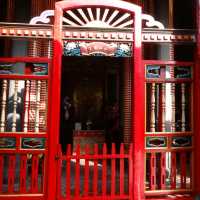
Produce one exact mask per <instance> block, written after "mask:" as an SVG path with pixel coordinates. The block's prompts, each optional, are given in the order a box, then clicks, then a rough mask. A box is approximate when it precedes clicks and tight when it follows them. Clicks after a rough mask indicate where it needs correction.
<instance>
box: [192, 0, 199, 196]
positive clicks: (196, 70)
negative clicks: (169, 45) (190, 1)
mask: <svg viewBox="0 0 200 200" xmlns="http://www.w3.org/2000/svg"><path fill="white" fill-rule="evenodd" d="M196 4H197V5H196V7H197V8H196V13H197V15H196V22H197V23H196V24H197V25H196V26H197V28H198V29H197V41H196V44H197V47H196V48H197V51H196V55H195V56H196V60H195V66H194V92H193V94H194V97H193V105H194V138H195V140H194V146H195V151H194V159H195V160H194V162H195V167H194V172H193V173H194V176H193V177H200V171H199V168H200V159H199V158H200V145H199V141H200V131H199V128H200V126H199V121H200V92H199V87H200V68H199V67H200V2H199V1H197V3H196ZM193 186H194V191H195V196H199V195H200V179H199V178H195V180H194V181H193Z"/></svg>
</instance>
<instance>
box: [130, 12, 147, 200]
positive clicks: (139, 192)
mask: <svg viewBox="0 0 200 200" xmlns="http://www.w3.org/2000/svg"><path fill="white" fill-rule="evenodd" d="M134 28H135V30H136V31H135V33H134V56H133V59H134V61H133V81H132V84H133V85H132V95H133V96H132V135H133V137H132V138H133V177H134V180H133V194H134V196H133V198H134V200H142V199H144V132H145V77H144V74H145V73H144V67H143V66H142V62H141V60H142V54H141V50H142V46H141V36H142V34H141V29H142V24H141V9H140V11H138V12H136V13H135V27H134Z"/></svg>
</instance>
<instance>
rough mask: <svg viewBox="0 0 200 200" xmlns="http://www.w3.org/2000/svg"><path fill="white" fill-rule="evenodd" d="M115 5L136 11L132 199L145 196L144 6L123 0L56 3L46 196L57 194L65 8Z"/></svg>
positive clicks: (134, 13) (78, 0) (122, 8)
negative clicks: (142, 40)
mask: <svg viewBox="0 0 200 200" xmlns="http://www.w3.org/2000/svg"><path fill="white" fill-rule="evenodd" d="M86 6H90V7H94V6H102V7H113V8H117V9H121V10H124V11H128V12H130V13H133V15H134V30H137V31H135V32H134V34H133V35H134V36H133V37H134V42H133V55H134V56H133V58H134V59H133V81H132V84H133V85H132V95H133V98H132V138H133V141H132V142H133V144H134V148H133V149H134V150H133V152H134V153H133V177H134V179H133V192H131V193H132V194H133V199H135V200H140V199H144V119H145V114H144V113H145V105H144V102H145V98H144V97H145V95H144V94H145V89H144V88H145V87H144V85H145V84H144V83H145V81H144V74H145V73H144V68H143V67H142V66H141V59H142V57H141V48H142V47H141V43H142V42H141V37H142V33H141V29H142V23H141V21H142V19H141V7H139V6H137V5H134V4H131V3H128V2H124V1H121V0H115V4H113V0H102V1H99V0H85V1H83V0H76V1H60V2H57V3H56V4H55V18H54V27H53V31H54V34H53V44H54V50H53V66H52V71H51V87H50V90H51V91H50V92H51V97H52V98H51V100H50V104H49V109H50V113H51V115H50V118H49V124H50V126H49V166H48V167H49V169H48V178H49V180H48V190H47V192H48V193H47V198H48V199H49V200H50V199H55V198H56V162H55V156H56V154H57V146H58V143H59V134H58V133H59V124H60V92H61V91H60V83H61V60H62V51H63V50H62V37H63V32H62V23H63V21H62V16H63V11H66V10H69V9H73V8H80V7H86Z"/></svg>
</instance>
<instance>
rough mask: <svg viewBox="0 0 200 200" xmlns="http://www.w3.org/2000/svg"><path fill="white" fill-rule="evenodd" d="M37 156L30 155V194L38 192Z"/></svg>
mask: <svg viewBox="0 0 200 200" xmlns="http://www.w3.org/2000/svg"><path fill="white" fill-rule="evenodd" d="M38 164H39V162H38V155H37V154H36V155H32V166H31V167H32V174H31V193H37V192H38Z"/></svg>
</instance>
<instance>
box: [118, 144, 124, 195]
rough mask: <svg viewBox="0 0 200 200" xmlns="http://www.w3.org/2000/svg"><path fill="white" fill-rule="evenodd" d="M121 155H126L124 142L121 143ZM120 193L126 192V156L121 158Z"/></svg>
mask: <svg viewBox="0 0 200 200" xmlns="http://www.w3.org/2000/svg"><path fill="white" fill-rule="evenodd" d="M120 155H124V144H123V143H121V145H120ZM119 192H120V195H123V194H124V158H120V188H119Z"/></svg>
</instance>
